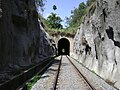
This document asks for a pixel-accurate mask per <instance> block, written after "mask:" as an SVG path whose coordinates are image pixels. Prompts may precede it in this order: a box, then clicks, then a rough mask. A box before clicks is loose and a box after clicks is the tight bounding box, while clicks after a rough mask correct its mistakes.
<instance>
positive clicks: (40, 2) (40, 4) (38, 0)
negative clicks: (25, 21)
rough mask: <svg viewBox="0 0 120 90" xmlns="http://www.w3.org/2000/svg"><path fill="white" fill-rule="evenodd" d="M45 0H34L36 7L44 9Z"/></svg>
mask: <svg viewBox="0 0 120 90" xmlns="http://www.w3.org/2000/svg"><path fill="white" fill-rule="evenodd" d="M45 1H46V0H35V2H36V5H37V7H38V8H39V7H40V9H41V11H42V12H43V11H44V9H45V8H44V6H45Z"/></svg>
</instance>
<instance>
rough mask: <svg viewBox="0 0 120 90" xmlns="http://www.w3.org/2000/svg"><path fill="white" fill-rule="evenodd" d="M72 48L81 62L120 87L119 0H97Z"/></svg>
mask: <svg viewBox="0 0 120 90" xmlns="http://www.w3.org/2000/svg"><path fill="white" fill-rule="evenodd" d="M93 11H94V12H93ZM74 52H75V53H76V54H77V55H78V56H79V61H80V62H82V63H83V64H84V65H85V66H87V67H88V68H89V69H91V70H93V71H95V73H97V74H98V75H100V76H101V77H102V78H104V79H105V80H106V81H107V82H109V83H112V84H113V85H114V86H116V87H117V88H120V0H97V2H96V6H94V7H91V9H90V11H89V13H88V14H87V15H86V16H85V17H84V20H83V22H82V24H81V26H80V29H79V30H78V32H77V34H76V36H75V38H74Z"/></svg>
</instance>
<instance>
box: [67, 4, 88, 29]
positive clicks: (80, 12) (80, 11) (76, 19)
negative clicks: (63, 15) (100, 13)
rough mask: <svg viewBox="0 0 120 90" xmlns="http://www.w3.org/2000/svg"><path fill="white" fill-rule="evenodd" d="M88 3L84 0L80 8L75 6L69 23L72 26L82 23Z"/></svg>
mask: <svg viewBox="0 0 120 90" xmlns="http://www.w3.org/2000/svg"><path fill="white" fill-rule="evenodd" d="M86 8H87V6H86V4H85V3H84V2H82V3H80V4H79V7H78V8H75V9H74V10H72V11H71V14H72V15H71V16H70V21H69V25H70V26H71V27H76V26H79V25H80V23H81V21H82V20H81V19H82V17H83V16H84V15H85V13H86Z"/></svg>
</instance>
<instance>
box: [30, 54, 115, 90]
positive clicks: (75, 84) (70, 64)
mask: <svg viewBox="0 0 120 90" xmlns="http://www.w3.org/2000/svg"><path fill="white" fill-rule="evenodd" d="M79 66H81V68H83V66H82V65H80V64H79V63H78V62H76V61H75V60H74V59H72V58H70V57H68V56H59V57H57V58H56V60H55V61H54V63H53V65H52V66H51V67H50V68H48V70H47V71H46V72H45V73H44V74H43V75H42V77H41V79H40V80H38V81H37V83H36V84H35V85H34V86H33V87H32V89H31V90H116V89H115V88H113V87H112V86H110V85H108V84H107V83H105V82H104V81H100V82H98V84H97V85H100V84H99V83H102V84H101V85H102V86H101V85H100V86H97V85H95V84H94V83H92V82H91V81H89V80H87V78H86V77H88V76H87V75H86V76H84V75H83V74H82V73H81V71H80V69H81V68H80V67H79ZM88 75H89V72H88ZM91 78H92V77H91ZM96 80H97V79H96ZM98 80H99V79H98ZM96 82H97V81H96Z"/></svg>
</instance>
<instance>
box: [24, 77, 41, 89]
mask: <svg viewBox="0 0 120 90" xmlns="http://www.w3.org/2000/svg"><path fill="white" fill-rule="evenodd" d="M40 78H41V76H40V75H36V76H34V77H33V78H32V79H31V80H30V81H29V82H28V83H27V84H26V85H27V90H31V88H32V86H33V85H34V84H35V83H36V82H37V81H38V80H39V79H40Z"/></svg>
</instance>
